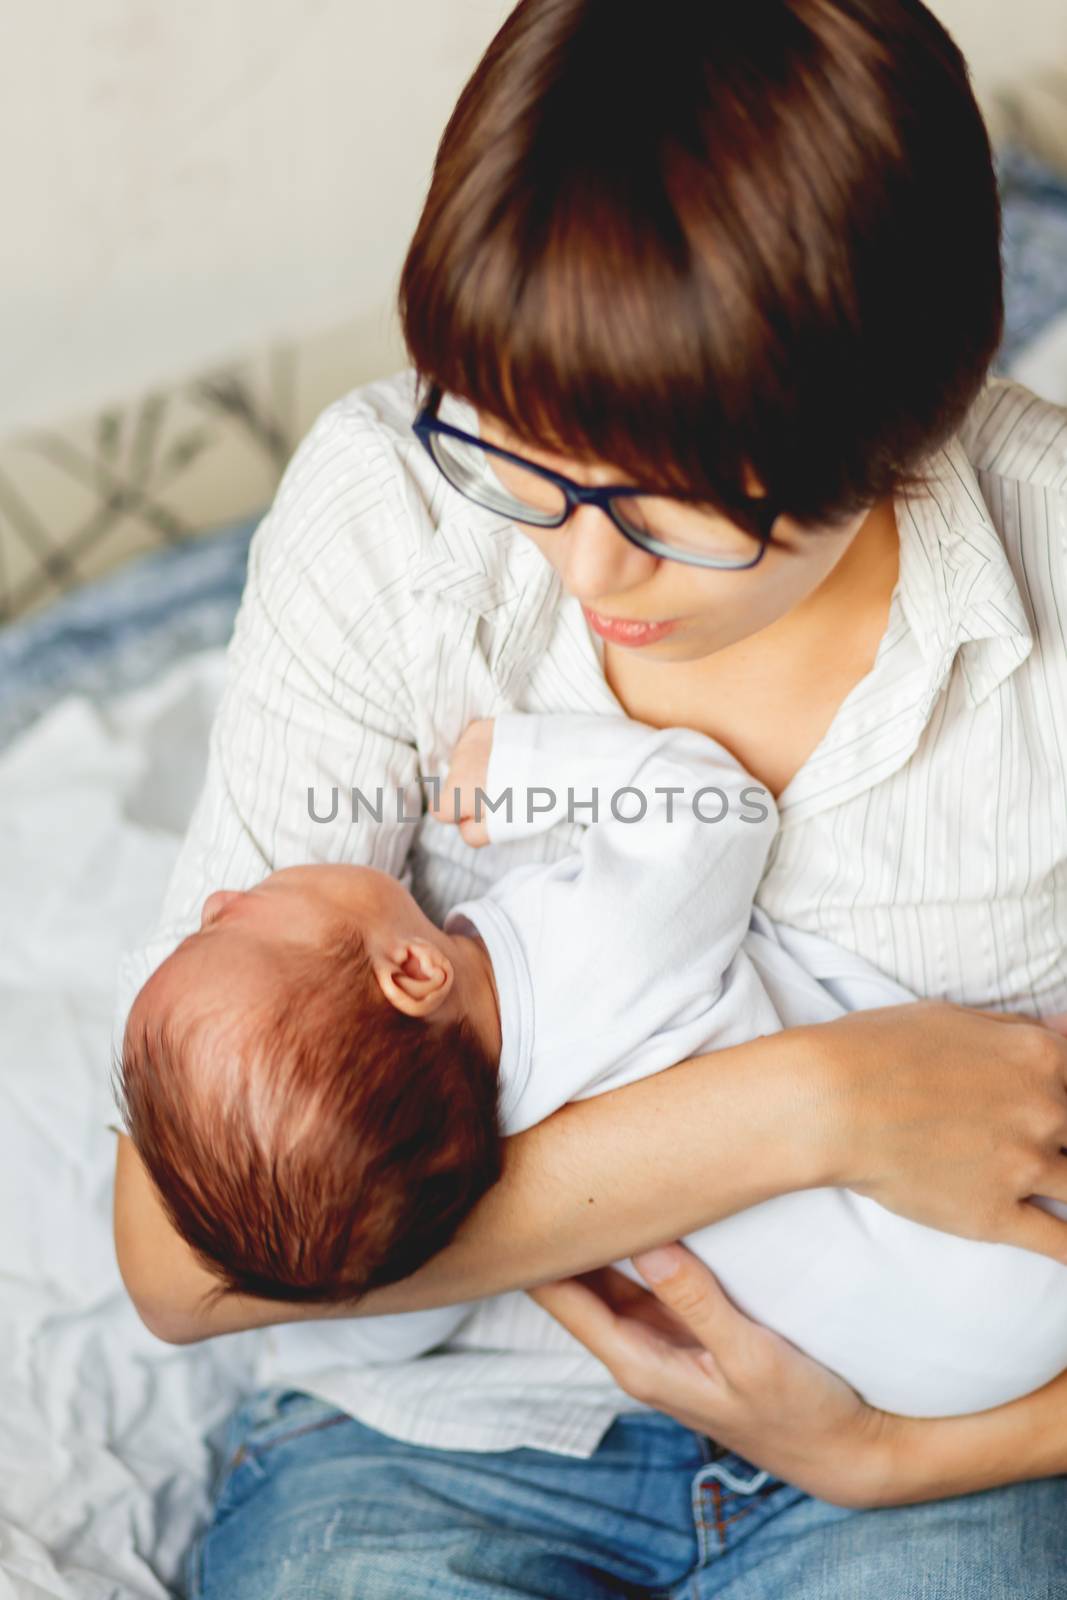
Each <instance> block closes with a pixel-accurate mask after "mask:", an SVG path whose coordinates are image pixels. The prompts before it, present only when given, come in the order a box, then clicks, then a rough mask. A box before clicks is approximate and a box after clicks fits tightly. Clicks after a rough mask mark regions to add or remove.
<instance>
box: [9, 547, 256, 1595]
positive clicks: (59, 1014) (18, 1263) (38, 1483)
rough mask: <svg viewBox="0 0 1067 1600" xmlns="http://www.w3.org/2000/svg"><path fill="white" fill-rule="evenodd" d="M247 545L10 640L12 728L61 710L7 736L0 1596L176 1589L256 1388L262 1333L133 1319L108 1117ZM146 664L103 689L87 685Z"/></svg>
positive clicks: (195, 777)
mask: <svg viewBox="0 0 1067 1600" xmlns="http://www.w3.org/2000/svg"><path fill="white" fill-rule="evenodd" d="M227 541H228V542H227ZM246 544H247V530H238V531H236V532H235V533H234V534H231V535H228V536H227V540H224V541H221V542H220V543H219V544H217V545H214V546H213V547H209V546H207V545H205V546H204V547H203V549H199V548H197V547H191V548H190V550H189V551H188V552H186V553H185V555H184V559H183V560H182V561H178V562H176V563H175V562H173V561H172V562H170V563H168V562H167V561H166V560H163V561H162V562H160V561H159V560H158V559H157V560H156V561H155V571H154V572H153V573H152V574H150V575H149V578H150V582H149V587H150V588H151V589H152V590H153V592H154V593H155V595H156V603H155V606H154V608H149V609H148V610H146V609H145V608H144V607H143V606H140V604H139V602H140V600H143V599H144V598H145V596H144V594H143V593H142V592H141V585H142V584H143V583H144V582H145V578H146V575H145V574H144V573H141V574H139V575H137V576H136V577H133V576H131V575H126V574H124V575H123V577H122V579H121V580H120V581H119V580H116V581H114V582H113V583H112V584H110V585H108V584H105V585H101V586H99V587H98V589H97V591H96V592H95V593H94V594H92V595H91V596H90V595H88V594H85V595H80V596H78V597H77V603H76V604H71V603H67V604H65V606H64V607H57V608H56V612H57V613H59V614H57V615H52V614H49V615H48V618H47V621H46V620H45V619H43V618H42V619H41V620H40V621H39V622H38V623H35V624H34V625H33V626H32V627H31V626H29V625H26V626H25V627H23V628H20V629H19V630H18V637H14V633H15V630H13V637H12V638H11V639H9V640H5V641H4V645H3V650H4V652H5V653H6V660H5V661H4V664H3V665H4V670H3V682H4V690H3V693H2V694H0V714H2V715H3V716H4V717H5V718H6V723H7V726H8V727H9V728H10V727H13V726H14V725H16V724H24V723H25V722H26V719H27V716H28V714H29V712H30V710H31V708H35V707H39V706H40V705H41V704H42V702H43V701H45V700H48V701H49V702H50V703H49V705H48V707H47V709H45V710H44V711H43V714H41V715H39V716H37V717H36V718H35V719H34V720H32V721H31V722H30V723H29V725H28V726H23V727H22V730H21V731H20V732H19V733H18V734H17V736H16V737H14V738H12V739H11V740H10V742H9V743H8V744H7V746H6V748H4V749H0V839H2V841H3V844H2V849H0V928H2V935H0V1219H2V1222H0V1306H2V1315H0V1600H14V1597H18V1600H31V1597H32V1600H44V1597H45V1596H48V1597H53V1596H55V1597H57V1600H58V1597H63V1600H67V1597H71V1596H88V1597H92V1600H104V1597H118V1596H145V1597H160V1596H164V1595H166V1594H167V1593H168V1591H171V1592H173V1589H174V1586H175V1585H176V1582H177V1580H178V1577H179V1573H180V1565H179V1564H180V1558H181V1555H182V1553H183V1551H184V1548H185V1546H186V1545H187V1543H188V1541H189V1539H190V1537H191V1534H192V1531H193V1529H194V1527H195V1525H196V1523H197V1521H198V1519H199V1518H200V1517H201V1516H202V1515H203V1513H204V1510H205V1508H206V1503H207V1502H206V1494H207V1491H208V1487H209V1485H210V1481H211V1476H212V1472H213V1470H214V1468H215V1459H214V1450H215V1449H216V1448H217V1445H218V1443H219V1442H220V1439H219V1437H218V1436H219V1434H220V1430H221V1425H222V1424H223V1423H224V1421H225V1419H226V1417H227V1415H228V1413H229V1412H230V1410H231V1408H232V1406H233V1404H234V1402H235V1400H236V1399H237V1397H238V1396H239V1395H240V1394H242V1393H243V1392H245V1391H246V1390H247V1389H248V1388H250V1387H251V1386H252V1385H253V1382H254V1361H255V1352H256V1341H257V1338H258V1335H255V1334H248V1335H244V1334H242V1335H237V1336H235V1337H233V1338H228V1339H221V1340H215V1341H214V1342H213V1343H211V1344H208V1345H203V1346H198V1347H190V1348H184V1349H180V1348H176V1347H171V1346H168V1345H165V1344H162V1343H160V1342H159V1341H158V1340H156V1339H154V1338H153V1337H152V1335H151V1334H149V1333H148V1332H147V1331H146V1330H145V1328H144V1327H143V1326H142V1324H141V1323H140V1321H139V1320H138V1318H137V1316H136V1314H135V1313H134V1311H133V1309H132V1307H131V1306H130V1304H129V1302H128V1300H127V1298H126V1295H125V1292H124V1290H123V1288H122V1284H121V1281H120V1279H119V1276H118V1271H117V1268H116V1265H115V1260H114V1255H113V1251H112V1243H111V1179H112V1170H113V1162H114V1143H115V1137H114V1134H113V1133H112V1132H110V1131H109V1129H108V1127H107V1124H108V1123H109V1122H112V1121H114V1120H115V1112H114V1107H113V1105H112V1101H111V1095H110V1088H109V1083H108V1070H107V1069H108V1059H109V1041H110V1028H111V1013H112V1003H113V981H114V967H115V960H116V955H117V952H118V950H119V948H120V947H121V946H122V945H123V944H125V943H128V942H131V941H133V940H136V939H137V938H138V937H139V936H140V934H141V933H142V932H143V931H144V930H146V929H147V927H148V925H149V924H150V922H151V920H152V918H153V916H154V914H155V911H156V908H157V905H158V901H159V897H160V895H161V892H162V889H163V885H164V882H165V879H166V876H167V874H168V872H169V869H170V865H171V862H172V860H173V857H174V854H175V851H176V849H177V845H178V842H179V839H180V837H181V834H182V832H183V830H184V826H185V822H186V819H187V817H188V814H189V812H190V810H191V808H192V803H193V801H194V799H195V796H196V792H197V789H198V787H199V784H200V782H201V779H202V774H203V762H204V752H205V748H206V747H205V740H206V734H207V728H208V724H209V721H210V718H211V714H212V710H213V707H214V704H215V701H216V698H217V695H218V690H219V686H220V683H221V677H222V668H223V661H222V651H221V648H220V646H221V643H222V641H223V640H224V639H225V637H226V635H227V633H228V631H229V628H230V625H231V623H232V614H233V610H234V607H235V605H236V596H237V592H238V589H239V585H240V580H241V575H242V573H243V557H244V548H245V546H246ZM161 568H162V574H163V575H166V576H168V577H169V578H171V579H173V580H174V581H173V582H168V583H167V584H165V585H163V587H162V589H161V588H160V586H159V579H160V576H161V571H160V569H161ZM175 568H184V571H183V572H182V575H181V581H180V582H179V581H178V578H177V575H176V571H175V570H174V569H175ZM162 594H165V595H166V603H165V604H163V603H161V601H160V596H161V595H162ZM112 618H113V619H114V620H115V622H116V627H115V628H114V629H113V630H110V631H109V627H108V623H109V619H112ZM101 628H102V629H103V630H104V631H103V632H100V631H99V630H100V629H101ZM45 639H47V644H48V648H47V649H46V650H44V653H43V654H42V642H43V641H44V640H45ZM191 644H195V645H196V646H197V648H193V649H190V645H191ZM31 645H32V646H33V648H32V649H31V648H30V646H31ZM20 654H21V655H22V656H23V659H24V661H25V665H26V670H25V672H24V673H23V674H22V676H21V677H19V676H18V675H14V676H13V675H12V673H11V666H12V663H13V662H14V660H15V659H16V656H17V655H20ZM149 668H151V669H152V670H151V672H149ZM141 676H144V677H145V678H146V679H148V681H147V682H146V683H145V685H144V687H141V688H138V689H135V690H133V691H132V692H126V693H124V694H120V695H118V696H114V695H113V696H112V697H111V698H108V699H103V698H97V697H95V696H91V695H90V694H88V693H86V692H84V690H83V691H82V692H78V690H77V689H76V687H75V686H76V684H77V682H78V680H79V678H80V679H82V680H83V681H84V683H85V685H86V687H92V688H93V689H94V690H96V691H98V692H99V691H101V690H102V689H103V688H104V687H107V688H109V689H111V690H114V689H116V688H118V687H120V686H121V685H122V684H123V683H124V682H126V683H128V682H130V681H133V682H136V681H137V679H138V678H140V677H141Z"/></svg>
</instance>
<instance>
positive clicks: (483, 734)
mask: <svg viewBox="0 0 1067 1600" xmlns="http://www.w3.org/2000/svg"><path fill="white" fill-rule="evenodd" d="M492 748H493V718H492V717H479V718H478V719H477V720H476V721H475V722H470V723H468V724H467V726H466V728H464V730H463V732H462V734H461V735H460V737H459V739H458V741H457V743H456V747H455V749H454V750H453V751H452V759H451V761H450V762H449V766H448V774H447V776H446V778H445V781H444V783H443V784H442V785H441V792H440V794H439V795H438V796H437V804H436V805H434V804H433V803H432V801H431V805H430V811H431V814H432V815H433V816H435V817H436V818H437V820H438V822H451V823H453V824H457V825H458V827H459V831H460V833H461V835H462V837H463V838H464V839H465V840H466V842H467V844H470V845H475V846H481V845H484V844H488V843H489V826H488V813H487V812H486V810H485V807H484V805H482V806H479V807H477V812H478V813H479V814H476V799H477V791H478V790H479V789H481V790H482V791H483V792H484V790H485V780H486V775H487V773H488V771H489V753H490V751H491V750H492Z"/></svg>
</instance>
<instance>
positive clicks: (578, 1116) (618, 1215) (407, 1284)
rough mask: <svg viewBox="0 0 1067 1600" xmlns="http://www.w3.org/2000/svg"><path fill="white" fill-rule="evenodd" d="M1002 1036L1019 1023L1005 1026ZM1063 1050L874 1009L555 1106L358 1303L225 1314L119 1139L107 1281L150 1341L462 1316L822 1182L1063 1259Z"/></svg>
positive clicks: (1022, 1034) (230, 1304)
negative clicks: (475, 1193)
mask: <svg viewBox="0 0 1067 1600" xmlns="http://www.w3.org/2000/svg"><path fill="white" fill-rule="evenodd" d="M1012 1023H1014V1024H1015V1025H1014V1026H1012V1025H1009V1024H1012ZM1065 1085H1067V1041H1065V1040H1064V1039H1063V1038H1061V1037H1059V1036H1058V1035H1057V1034H1055V1033H1053V1032H1051V1031H1050V1030H1049V1029H1047V1028H1044V1027H1041V1026H1039V1025H1037V1024H1035V1023H1032V1022H1029V1021H1027V1020H1026V1019H1023V1018H1012V1017H1009V1016H1003V1017H1002V1016H999V1015H998V1014H996V1013H992V1012H981V1011H969V1010H965V1009H964V1008H962V1007H959V1006H955V1005H952V1004H949V1003H947V1002H937V1001H917V1002H916V1003H914V1004H912V1005H902V1006H887V1007H884V1008H881V1009H879V1010H876V1011H866V1012H859V1013H856V1014H855V1015H853V1016H848V1017H843V1018H841V1019H840V1020H838V1021H836V1022H832V1023H825V1024H819V1025H817V1026H811V1027H803V1028H793V1029H789V1030H788V1031H787V1032H785V1033H780V1034H772V1035H767V1036H764V1037H761V1038H758V1039H754V1040H752V1041H750V1042H749V1043H748V1044H744V1045H737V1046H733V1047H731V1048H729V1049H726V1050H720V1051H717V1052H715V1053H714V1054H712V1055H708V1056H699V1057H695V1058H694V1059H693V1060H692V1061H688V1062H683V1063H681V1064H680V1065H679V1066H677V1067H674V1068H672V1069H671V1070H670V1071H668V1072H662V1073H658V1074H656V1075H655V1076H654V1077H651V1078H646V1079H644V1080H642V1081H641V1082H639V1083H635V1084H630V1085H628V1086H627V1087H626V1088H623V1089H617V1090H615V1091H613V1092H612V1093H610V1094H604V1095H599V1096H597V1097H595V1098H594V1099H590V1100H585V1101H581V1102H578V1103H576V1104H573V1105H569V1106H565V1107H564V1108H563V1109H562V1110H561V1111H558V1112H556V1114H555V1115H554V1116H552V1117H549V1118H548V1119H547V1121H545V1122H543V1123H540V1124H539V1125H538V1126H536V1127H534V1128H531V1129H529V1130H528V1131H527V1132H525V1133H522V1134H519V1135H517V1136H516V1137H514V1138H511V1139H509V1140H507V1141H506V1148H505V1168H504V1175H503V1177H502V1179H501V1181H500V1182H499V1183H498V1184H497V1185H496V1186H495V1187H494V1188H493V1189H491V1190H490V1191H489V1193H488V1194H487V1195H486V1196H485V1197H484V1198H483V1199H482V1200H481V1201H480V1202H479V1204H478V1205H477V1206H476V1207H475V1209H474V1211H473V1212H472V1213H471V1215H470V1217H468V1218H467V1220H466V1222H465V1223H464V1224H463V1226H462V1228H461V1229H460V1231H459V1233H458V1234H457V1236H456V1238H455V1239H454V1241H453V1242H452V1243H451V1244H450V1245H449V1246H448V1248H447V1249H445V1250H443V1251H441V1253H440V1254H439V1255H438V1256H436V1257H435V1258H434V1259H433V1260H432V1261H430V1262H429V1263H428V1264H427V1265H426V1266H425V1267H423V1268H421V1269H420V1271H419V1272H417V1273H415V1274H413V1276H412V1277H410V1278H407V1279H405V1280H404V1281H403V1282H402V1283H398V1284H393V1285H391V1286H390V1287H388V1288H385V1289H379V1290H375V1291H374V1292H373V1293H371V1294H368V1295H367V1296H365V1297H364V1299H363V1300H361V1301H360V1302H359V1304H358V1306H346V1307H331V1308H325V1307H304V1308H299V1309H298V1308H295V1307H293V1306H286V1305H281V1304H278V1303H276V1302H273V1301H255V1300H249V1299H247V1298H244V1297H241V1298H237V1297H228V1298H226V1299H223V1300H222V1301H221V1302H219V1303H218V1304H217V1305H216V1306H214V1307H213V1308H212V1309H210V1310H207V1311H205V1308H204V1305H203V1303H202V1302H203V1297H204V1294H205V1292H206V1291H207V1290H208V1289H210V1288H213V1287H214V1282H215V1280H214V1279H213V1278H212V1277H211V1275H210V1273H208V1272H207V1270H206V1269H205V1268H204V1267H203V1266H202V1265H201V1264H200V1263H199V1262H198V1261H197V1260H196V1258H195V1257H194V1256H193V1254H192V1252H191V1251H190V1250H189V1249H188V1247H187V1246H186V1245H185V1244H184V1242H183V1241H182V1240H181V1239H180V1238H179V1237H178V1236H177V1235H176V1234H174V1233H173V1230H171V1228H170V1225H169V1223H168V1222H167V1220H166V1217H165V1214H164V1213H163V1212H162V1208H161V1207H160V1205H159V1202H158V1198H157V1197H156V1196H155V1193H154V1191H153V1189H152V1186H151V1184H150V1183H149V1181H148V1179H147V1177H146V1176H145V1174H144V1173H143V1169H141V1168H140V1163H139V1161H138V1159H137V1157H136V1153H135V1152H134V1151H133V1150H132V1148H130V1147H129V1146H128V1141H126V1140H125V1139H123V1140H120V1147H119V1152H118V1163H117V1168H116V1183H115V1231H116V1246H117V1249H118V1253H119V1265H120V1269H121V1270H122V1274H123V1278H124V1280H125V1282H126V1284H127V1287H128V1289H129V1291H130V1294H131V1296H132V1297H133V1299H134V1301H135V1303H136V1304H137V1306H138V1309H139V1310H140V1312H141V1315H142V1316H143V1317H144V1319H145V1321H146V1322H147V1323H148V1325H149V1326H150V1327H151V1328H152V1329H153V1331H155V1332H156V1333H157V1334H158V1335H159V1336H160V1337H162V1338H166V1339H170V1340H172V1341H173V1342H176V1343H186V1342H192V1341H194V1340H196V1339H202V1338H208V1337H210V1336H212V1335H214V1334H217V1333H224V1332H233V1331H235V1330H237V1329H241V1328H247V1327H253V1326H258V1325H263V1324H266V1323H271V1322H289V1321H297V1320H301V1319H303V1318H316V1317H319V1318H321V1317H336V1316H350V1315H356V1316H364V1315H374V1314H379V1313H383V1312H398V1311H413V1310H419V1309H422V1308H423V1307H426V1306H435V1305H448V1304H455V1303H457V1302H461V1301H469V1300H474V1299H478V1298H480V1297H481V1296H484V1295H489V1294H495V1293H499V1292H501V1291H504V1290H508V1289H515V1288H529V1287H532V1286H534V1285H537V1284H542V1283H546V1282H548V1281H550V1280H552V1279H558V1278H561V1277H570V1276H572V1275H573V1274H576V1273H581V1272H586V1271H589V1270H591V1269H593V1268H595V1267H599V1266H602V1265H604V1264H606V1263H608V1262H611V1261H616V1260H618V1259H620V1258H621V1257H623V1256H626V1255H632V1254H635V1253H636V1252H639V1251H643V1250H647V1249H650V1248H652V1247H653V1246H655V1245H658V1244H663V1243H666V1242H669V1241H671V1240H673V1239H677V1238H680V1237H682V1236H683V1235H685V1234H687V1233H692V1232H694V1231H695V1230H696V1229H698V1228H700V1227H704V1226H706V1225H707V1224H709V1223H711V1222H714V1221H717V1220H718V1219H719V1218H720V1217H723V1216H727V1215H730V1214H732V1213H733V1212H735V1211H740V1210H744V1209H745V1208H746V1207H748V1206H751V1205H755V1204H758V1203H759V1202H760V1201H762V1200H766V1199H769V1198H771V1197H772V1196H774V1195H777V1194H784V1193H788V1192H791V1191H793V1190H797V1189H805V1188H814V1187H819V1186H822V1185H826V1184H844V1185H847V1186H848V1187H851V1188H854V1189H857V1190H863V1191H864V1192H866V1193H868V1194H871V1195H872V1196H873V1197H874V1198H876V1199H878V1200H880V1201H881V1202H882V1203H883V1204H885V1205H887V1206H889V1207H890V1208H891V1209H893V1210H896V1211H900V1212H902V1213H903V1214H904V1215H907V1216H911V1217H913V1218H914V1219H915V1220H916V1221H920V1222H925V1223H927V1225H929V1226H932V1227H939V1228H942V1229H943V1230H946V1231H948V1232H954V1233H960V1234H963V1235H965V1236H968V1237H972V1238H985V1239H989V1240H998V1241H1000V1242H1012V1243H1015V1244H1019V1245H1022V1246H1023V1247H1024V1248H1029V1249H1036V1250H1041V1251H1044V1252H1045V1253H1047V1254H1049V1255H1051V1256H1054V1257H1055V1258H1056V1259H1059V1260H1064V1261H1067V1223H1065V1222H1063V1221H1061V1220H1060V1219H1058V1218H1056V1217H1053V1216H1050V1215H1049V1214H1048V1213H1047V1212H1045V1211H1043V1210H1041V1209H1039V1208H1038V1207H1036V1206H1034V1205H1032V1204H1030V1203H1029V1200H1028V1197H1029V1196H1031V1195H1034V1194H1041V1195H1048V1196H1051V1197H1053V1198H1055V1199H1060V1200H1064V1201H1067V1160H1065V1159H1064V1157H1063V1155H1062V1153H1061V1146H1062V1145H1064V1144H1067V1087H1065Z"/></svg>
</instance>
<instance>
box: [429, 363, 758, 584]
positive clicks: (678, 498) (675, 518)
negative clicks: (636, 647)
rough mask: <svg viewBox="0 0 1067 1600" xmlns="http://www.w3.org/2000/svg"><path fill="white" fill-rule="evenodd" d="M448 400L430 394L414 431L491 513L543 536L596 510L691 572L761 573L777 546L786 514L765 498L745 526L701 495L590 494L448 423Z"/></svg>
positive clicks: (619, 487) (627, 489) (743, 512)
mask: <svg viewBox="0 0 1067 1600" xmlns="http://www.w3.org/2000/svg"><path fill="white" fill-rule="evenodd" d="M442 393H443V391H442V389H441V387H440V385H435V386H434V387H433V388H432V389H431V390H430V393H429V396H428V398H427V401H426V404H425V405H424V406H423V408H422V410H421V411H420V412H419V414H418V416H417V417H416V419H415V422H414V424H413V431H414V432H415V434H416V435H417V436H418V438H419V440H420V442H421V443H422V445H423V446H424V447H425V449H426V451H427V452H428V454H429V455H430V457H431V458H432V460H433V461H434V462H435V463H436V465H437V466H438V468H439V469H440V471H441V472H442V473H443V474H444V476H445V477H446V478H447V479H448V481H449V483H450V484H451V485H452V487H453V488H454V489H458V490H459V492H460V494H462V495H466V497H467V499H468V500H473V501H474V503H475V504H476V505H480V506H484V507H485V508H486V509H487V510H489V511H498V512H500V514H501V515H502V516H506V517H508V518H510V519H511V520H512V521H514V522H525V523H528V524H529V525H530V526H532V527H536V528H559V527H561V526H562V525H563V523H565V522H566V520H567V518H568V517H569V516H570V515H571V513H572V512H573V511H574V509H575V507H576V506H580V505H592V506H597V507H599V509H600V510H601V511H605V512H606V513H607V515H608V516H609V517H610V518H611V520H612V522H613V523H614V524H615V526H616V527H617V528H618V530H619V532H620V533H621V534H622V535H623V536H624V537H625V538H627V539H629V540H630V542H631V543H632V544H635V545H638V546H639V547H640V548H641V549H642V550H648V551H650V552H651V554H652V555H654V556H659V557H661V558H662V559H663V560H664V561H682V562H684V563H685V564H686V565H688V566H692V567H720V568H721V567H726V568H731V569H733V570H739V569H741V568H744V567H754V566H755V565H756V563H757V561H759V560H761V558H762V556H763V552H764V550H765V549H766V548H767V545H768V543H769V542H770V537H771V532H772V530H773V528H774V524H775V522H776V521H777V519H778V516H779V515H780V512H779V511H778V510H777V509H776V508H775V507H773V506H772V505H771V504H770V503H769V502H768V500H767V499H766V498H763V497H760V496H755V495H749V496H746V497H745V499H744V500H743V502H742V503H741V504H740V505H739V506H738V507H737V514H738V515H739V516H740V517H742V518H743V519H744V521H745V522H746V523H747V524H748V526H742V525H740V524H738V523H734V522H731V521H730V520H729V519H728V518H727V517H725V516H724V515H723V514H722V513H721V512H720V511H719V510H718V508H717V507H715V506H711V505H709V504H708V502H707V500H702V499H701V498H700V496H699V495H684V494H680V495H663V494H650V493H648V492H647V491H646V490H644V489H638V488H635V487H634V486H633V485H632V484H603V485H601V486H600V487H599V488H590V487H588V486H587V485H586V484H582V483H575V482H574V480H573V479H572V478H565V477H564V476H563V474H562V473H561V472H552V471H550V470H549V468H548V467H541V466H538V465H536V463H534V462H533V461H527V460H526V458H525V456H520V455H516V454H515V453H514V452H513V451H511V450H504V449H502V448H501V447H500V446H499V445H494V444H486V443H485V441H484V440H482V439H478V438H476V437H475V435H474V434H471V433H465V432H464V431H463V429H462V428H453V427H452V426H451V425H450V424H449V423H447V422H441V421H440V420H439V419H438V416H437V410H438V407H439V406H440V403H441V396H442ZM489 458H491V459H492V462H493V465H492V466H490V464H489Z"/></svg>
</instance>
